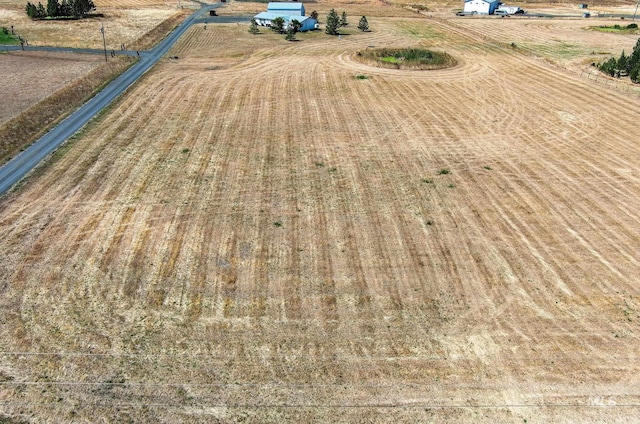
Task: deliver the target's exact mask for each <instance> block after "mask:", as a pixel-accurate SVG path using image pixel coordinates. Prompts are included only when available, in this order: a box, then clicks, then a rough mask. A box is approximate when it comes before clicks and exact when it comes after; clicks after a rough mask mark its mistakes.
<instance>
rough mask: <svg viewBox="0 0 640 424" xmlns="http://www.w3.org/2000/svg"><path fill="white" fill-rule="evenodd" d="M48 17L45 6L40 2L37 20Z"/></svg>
mask: <svg viewBox="0 0 640 424" xmlns="http://www.w3.org/2000/svg"><path fill="white" fill-rule="evenodd" d="M46 17H47V9H45V8H44V6H43V5H42V3H40V2H38V10H37V13H36V18H40V19H43V18H46Z"/></svg>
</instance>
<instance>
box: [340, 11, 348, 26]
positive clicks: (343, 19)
mask: <svg viewBox="0 0 640 424" xmlns="http://www.w3.org/2000/svg"><path fill="white" fill-rule="evenodd" d="M347 25H349V22H347V12H344V11H343V12H342V17H341V18H340V26H341V27H344V26H347Z"/></svg>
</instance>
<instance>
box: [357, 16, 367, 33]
mask: <svg viewBox="0 0 640 424" xmlns="http://www.w3.org/2000/svg"><path fill="white" fill-rule="evenodd" d="M358 29H359V30H360V31H362V32H364V31H369V22H368V21H367V17H366V16H363V17H362V18H360V22H358Z"/></svg>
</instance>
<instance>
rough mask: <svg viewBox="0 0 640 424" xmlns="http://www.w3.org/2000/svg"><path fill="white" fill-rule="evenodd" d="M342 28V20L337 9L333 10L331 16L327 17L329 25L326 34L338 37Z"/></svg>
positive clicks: (326, 26)
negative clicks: (339, 29)
mask: <svg viewBox="0 0 640 424" xmlns="http://www.w3.org/2000/svg"><path fill="white" fill-rule="evenodd" d="M339 26H340V18H338V14H337V13H336V11H335V9H331V11H330V12H329V15H327V24H326V25H325V32H326V33H327V34H329V35H338V27H339Z"/></svg>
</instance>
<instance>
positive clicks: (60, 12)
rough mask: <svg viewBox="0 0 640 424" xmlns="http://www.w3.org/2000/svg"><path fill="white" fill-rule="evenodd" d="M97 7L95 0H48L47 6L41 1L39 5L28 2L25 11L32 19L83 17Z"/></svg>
mask: <svg viewBox="0 0 640 424" xmlns="http://www.w3.org/2000/svg"><path fill="white" fill-rule="evenodd" d="M95 8H96V5H95V4H93V0H62V2H60V1H59V0H47V7H46V8H45V7H44V6H43V5H42V3H41V2H38V5H37V6H36V5H35V4H33V3H31V2H28V3H27V5H26V6H25V12H27V16H29V17H30V18H31V19H45V18H82V17H83V16H85V15H86V14H87V13H89V12H91V11H92V10H94V9H95Z"/></svg>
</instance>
